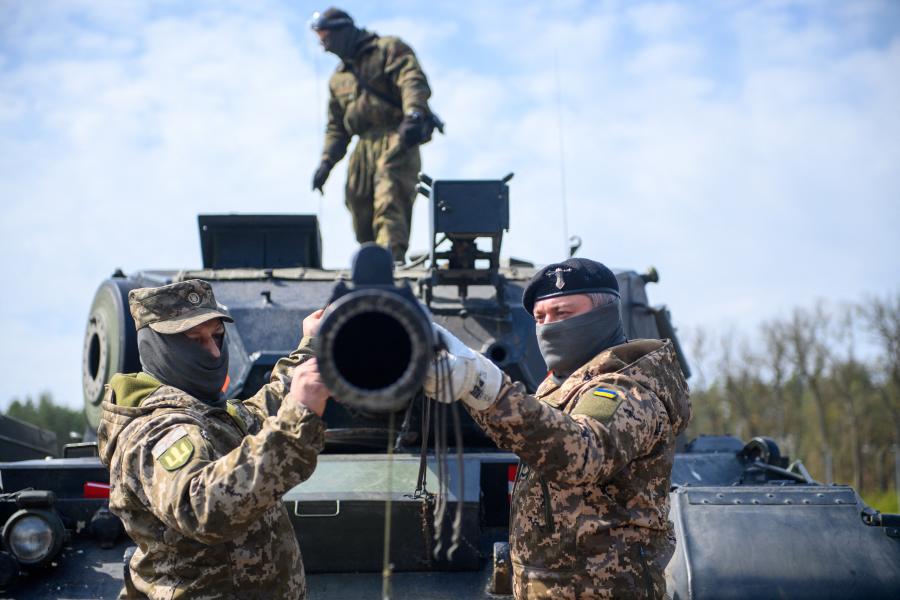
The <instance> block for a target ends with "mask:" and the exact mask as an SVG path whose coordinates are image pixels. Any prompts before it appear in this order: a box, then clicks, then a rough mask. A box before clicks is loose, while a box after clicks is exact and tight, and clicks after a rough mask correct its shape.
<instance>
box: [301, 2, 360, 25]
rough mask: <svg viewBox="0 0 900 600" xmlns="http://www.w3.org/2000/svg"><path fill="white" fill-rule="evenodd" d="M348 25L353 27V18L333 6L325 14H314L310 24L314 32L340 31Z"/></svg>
mask: <svg viewBox="0 0 900 600" xmlns="http://www.w3.org/2000/svg"><path fill="white" fill-rule="evenodd" d="M347 25H353V17H351V16H350V15H348V14H347V13H345V12H344V11H342V10H341V9H339V8H335V7H333V6H332V7H331V8H329V9H327V10H325V11H324V12H319V11H316V12H314V13H313V16H312V19H311V20H310V22H309V27H310V29H312V30H313V31H322V30H323V29H339V28H341V27H346V26H347Z"/></svg>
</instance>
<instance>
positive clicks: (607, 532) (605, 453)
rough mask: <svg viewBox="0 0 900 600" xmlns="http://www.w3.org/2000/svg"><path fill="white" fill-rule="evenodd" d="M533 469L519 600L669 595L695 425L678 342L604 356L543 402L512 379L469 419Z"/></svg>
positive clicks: (518, 504)
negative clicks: (685, 450) (681, 442)
mask: <svg viewBox="0 0 900 600" xmlns="http://www.w3.org/2000/svg"><path fill="white" fill-rule="evenodd" d="M469 412H470V413H471V414H472V417H473V418H474V419H475V420H476V421H477V422H478V424H479V425H481V426H482V427H483V428H484V429H485V431H486V432H487V433H488V434H489V435H490V436H491V438H492V439H493V440H494V441H495V442H496V443H497V445H498V446H500V447H501V448H503V449H507V450H511V451H512V452H515V453H516V454H517V455H518V456H519V458H520V459H521V462H522V467H521V468H520V469H519V475H518V478H517V481H516V484H515V487H514V489H513V497H512V504H511V514H510V554H511V559H512V564H513V590H514V594H515V597H516V598H517V599H524V598H528V599H536V598H546V599H553V600H559V599H572V600H574V599H576V598H635V597H641V598H643V597H649V598H663V597H664V595H665V591H666V583H665V579H664V576H663V571H664V569H665V566H666V564H667V563H668V561H669V558H670V557H671V556H672V553H673V551H674V549H675V536H674V532H673V527H672V524H671V523H670V522H669V520H668V511H669V488H670V483H671V471H672V461H673V459H674V456H675V436H676V435H677V434H678V433H679V432H681V431H683V430H684V429H685V427H687V423H688V420H689V419H690V413H691V408H690V401H689V399H688V388H687V383H686V382H685V379H684V375H683V374H682V371H681V367H680V366H679V364H678V359H677V357H676V355H675V351H674V349H673V345H672V343H671V342H670V341H665V342H662V341H659V340H636V341H632V342H629V343H626V344H622V345H619V346H614V347H612V348H609V349H607V350H604V351H603V352H601V353H600V354H598V355H597V356H596V357H594V358H593V359H592V360H590V361H589V362H588V363H587V364H585V365H584V366H582V367H581V368H579V369H578V370H576V371H575V372H574V373H572V375H571V376H569V377H568V378H567V379H566V380H565V381H564V382H563V383H562V385H559V386H557V385H556V384H555V383H553V379H552V378H550V377H548V378H547V379H546V380H545V381H544V383H543V384H541V386H540V387H539V388H538V390H537V392H536V393H535V395H534V396H531V395H528V394H527V393H526V392H525V388H524V386H522V384H521V383H515V384H513V383H510V381H509V379H507V382H506V386H505V388H504V390H503V391H501V393H500V396H499V398H498V400H497V402H496V403H494V404H493V405H492V406H491V407H490V408H488V409H486V410H484V411H481V412H478V411H473V410H470V411H469Z"/></svg>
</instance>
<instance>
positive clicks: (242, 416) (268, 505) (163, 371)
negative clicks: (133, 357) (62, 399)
mask: <svg viewBox="0 0 900 600" xmlns="http://www.w3.org/2000/svg"><path fill="white" fill-rule="evenodd" d="M128 302H129V306H130V309H131V315H132V316H133V317H134V323H135V326H136V327H137V338H138V349H139V351H140V357H141V366H142V371H141V372H140V373H134V374H130V375H123V374H116V375H115V376H113V378H112V379H111V380H110V383H109V385H108V386H107V388H106V396H105V398H104V402H103V414H102V420H101V423H100V428H99V431H98V434H97V436H98V440H99V441H98V445H99V450H100V458H101V460H102V462H103V464H105V465H106V466H107V467H108V468H109V471H110V484H111V488H112V489H111V491H110V498H109V508H110V510H111V511H112V512H114V513H115V514H117V515H118V516H119V517H120V518H121V519H122V522H123V523H124V525H125V529H126V531H127V532H128V535H129V536H131V539H132V540H134V541H135V542H136V543H137V544H138V549H137V551H136V552H135V553H134V556H133V557H132V559H131V561H130V581H129V580H128V578H126V586H125V589H124V590H123V591H122V596H121V597H124V598H144V597H149V598H160V599H161V598H166V599H169V598H180V597H184V598H292V599H294V598H303V597H305V596H306V579H305V575H304V571H303V561H302V558H301V556H300V549H299V547H298V545H297V539H296V537H295V535H294V530H293V527H292V526H291V522H290V519H289V518H288V514H287V511H286V510H285V508H284V506H283V505H282V500H281V498H282V496H283V495H284V494H285V492H287V491H288V490H290V489H291V488H293V487H294V486H295V485H297V484H298V483H300V482H301V481H304V480H305V479H307V478H308V477H309V476H310V475H311V474H312V472H313V469H315V467H316V459H317V456H318V454H319V452H320V451H321V450H322V446H323V443H324V431H325V426H324V424H323V422H322V419H321V418H320V417H321V415H322V412H323V411H324V410H325V404H326V402H327V398H328V395H329V394H328V390H326V389H325V387H324V386H323V385H322V382H321V380H320V379H319V374H318V370H317V367H316V361H315V359H314V358H312V353H311V352H310V350H309V349H308V339H309V338H308V337H304V338H303V341H301V343H300V347H299V348H298V349H297V350H295V351H294V352H293V353H291V354H290V355H289V356H287V357H285V358H282V359H281V360H279V361H278V363H277V364H276V365H275V367H274V368H273V369H272V378H271V379H270V381H269V383H268V384H266V385H265V386H263V387H262V389H260V390H259V392H257V393H256V394H255V395H254V396H253V397H252V398H249V399H247V400H243V401H238V400H229V401H228V402H225V401H223V400H222V399H221V397H222V389H223V387H224V384H225V382H226V374H227V371H228V346H227V345H226V344H225V326H224V323H223V322H224V321H228V322H231V321H232V319H231V317H230V316H229V315H228V313H227V312H226V311H225V310H224V309H222V308H220V307H219V306H218V304H217V303H216V300H215V298H214V297H213V292H212V288H210V286H209V284H208V283H206V282H205V281H200V280H197V279H194V280H190V281H184V282H180V283H173V284H171V285H166V286H162V287H158V288H141V289H136V290H132V291H131V292H129V294H128ZM306 326H307V324H306V321H304V329H305V328H306Z"/></svg>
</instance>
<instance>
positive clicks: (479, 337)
mask: <svg viewBox="0 0 900 600" xmlns="http://www.w3.org/2000/svg"><path fill="white" fill-rule="evenodd" d="M508 181H509V178H508V177H507V178H505V179H503V180H496V181H439V180H438V181H432V180H430V179H428V178H423V181H422V185H421V191H422V192H423V193H424V194H425V195H427V196H428V198H429V202H430V203H431V208H432V211H431V216H432V219H431V226H432V241H433V245H432V248H431V251H430V253H429V254H428V255H427V256H426V257H423V258H422V259H421V260H419V261H413V263H412V264H411V265H410V266H408V267H404V268H401V269H398V270H397V271H396V272H395V281H396V282H397V283H398V284H403V285H407V284H408V285H409V286H410V288H411V289H412V290H413V292H414V293H415V295H416V296H417V297H418V298H419V299H420V300H421V301H422V302H423V303H424V304H425V305H426V306H427V307H428V309H429V310H430V312H431V313H432V315H433V317H434V319H435V320H436V321H437V322H439V323H441V324H443V325H444V326H445V327H447V328H448V329H449V330H451V331H452V332H453V333H454V334H456V335H457V336H458V337H459V338H460V339H462V340H463V341H464V342H466V343H467V344H468V345H470V346H471V347H474V348H477V349H479V350H480V351H481V352H482V353H484V354H485V355H486V356H488V357H490V358H491V359H492V360H493V361H494V362H496V363H497V364H498V365H499V366H500V367H501V368H503V369H504V370H505V371H506V372H507V373H508V374H509V375H510V376H511V377H512V378H514V379H517V380H520V381H522V382H524V383H525V385H526V386H527V387H528V388H529V389H531V390H533V389H535V388H536V387H537V385H538V384H539V383H540V381H541V380H542V379H543V377H544V375H545V371H546V368H545V365H544V363H543V360H542V359H541V356H540V352H539V350H538V347H537V342H536V340H535V337H534V325H533V320H532V319H531V317H530V315H528V314H526V313H525V311H524V309H523V308H522V306H521V303H520V298H521V294H522V291H523V288H524V285H525V283H526V282H527V281H528V279H529V278H530V276H531V275H532V274H533V272H534V268H533V266H532V265H530V264H528V263H525V262H521V261H515V260H509V261H501V259H500V244H501V241H502V235H503V231H504V230H506V229H507V228H508V220H509V219H508V214H509V212H508V211H509V202H508V200H509V187H508ZM199 229H200V238H201V248H202V255H203V268H202V269H199V270H184V271H177V272H176V271H154V270H146V271H138V272H135V273H131V274H129V275H125V274H123V273H121V272H118V271H117V272H116V273H114V274H113V276H112V277H111V278H110V279H108V280H106V281H104V282H103V283H102V284H101V285H100V287H99V288H98V290H97V292H96V295H95V297H94V301H93V305H92V308H91V313H90V315H89V318H88V325H87V330H86V334H85V345H84V349H85V350H84V356H83V367H84V395H85V414H86V416H87V420H88V433H90V432H91V431H94V430H96V426H97V422H98V419H99V411H100V401H101V398H102V392H103V384H104V383H105V382H106V381H108V379H109V378H110V377H111V376H112V374H113V373H115V372H120V371H121V372H132V371H136V370H138V369H139V368H140V365H139V362H138V357H137V348H136V341H135V334H134V326H133V323H132V321H131V317H130V315H129V313H128V309H127V294H128V291H129V290H131V289H133V288H136V287H143V286H156V285H162V284H165V283H169V282H172V281H178V280H183V279H189V278H195V277H196V278H202V279H205V280H207V281H209V282H210V283H211V284H212V286H213V288H214V290H215V294H216V297H217V299H218V300H219V302H221V303H222V304H224V305H225V306H226V307H227V308H228V309H229V311H230V312H231V314H232V315H233V316H234V317H235V323H233V324H228V325H227V330H228V335H227V337H226V339H227V340H228V344H229V345H230V347H229V352H230V356H231V364H230V366H229V381H228V384H227V385H228V388H227V394H228V395H229V396H231V397H238V398H243V397H247V396H249V395H251V394H252V393H254V392H255V391H256V390H257V389H258V388H259V387H260V386H261V385H262V384H263V383H264V382H265V381H266V380H267V378H268V377H267V373H268V372H269V370H270V369H271V368H272V366H273V365H274V364H275V361H276V360H277V359H278V358H279V357H280V356H283V355H284V354H287V353H288V352H289V351H290V350H292V349H293V348H294V347H295V346H296V345H297V342H298V341H299V339H300V321H301V319H302V318H303V317H304V316H305V315H307V314H308V313H310V312H312V311H313V310H315V309H317V308H320V307H322V306H323V305H324V304H325V303H326V302H327V301H328V299H329V298H330V297H331V294H332V291H333V289H334V287H335V285H336V283H337V282H339V281H344V280H346V279H348V278H349V277H350V273H349V272H348V271H333V270H324V269H322V268H321V238H320V236H319V232H318V225H317V222H316V218H315V217H314V216H305V215H299V216H298V215H293V216H290V215H289V216H280V215H266V216H256V215H244V216H236V215H205V216H204V215H201V216H200V217H199ZM298 265H299V266H298ZM616 275H617V277H618V279H619V284H620V288H621V290H622V311H623V312H622V316H623V320H624V323H625V329H626V333H627V335H628V337H629V338H639V337H667V338H671V339H673V340H675V341H676V343H677V337H676V335H675V331H674V329H673V327H672V325H671V321H670V318H669V313H668V311H667V310H666V309H665V307H654V306H651V305H650V304H649V301H648V299H647V295H646V286H647V285H648V284H649V283H652V282H654V281H656V280H657V278H658V277H657V274H656V273H655V271H652V270H651V272H649V273H646V274H639V273H637V272H635V271H630V270H618V271H616ZM371 348H372V351H376V352H377V351H379V347H378V344H377V341H376V340H373V341H372V344H371ZM679 353H680V350H679ZM681 361H682V367H683V368H684V369H685V371H686V372H687V363H686V361H685V359H684V356H683V354H682V355H681ZM325 420H326V422H327V423H328V426H329V430H328V432H327V435H326V449H325V452H324V453H323V455H322V456H321V457H320V462H319V466H318V468H317V470H316V472H315V474H314V475H313V477H312V478H311V479H310V480H309V481H307V482H305V483H303V484H302V485H300V486H298V487H296V488H294V489H293V490H291V491H290V492H289V493H288V494H287V495H286V496H285V498H284V502H285V504H286V506H287V508H288V511H289V513H290V514H291V516H292V519H293V522H294V526H295V530H296V532H297V534H298V538H299V540H300V545H301V550H302V552H303V556H304V563H305V565H306V571H307V574H308V581H309V586H310V597H311V598H328V599H337V598H348V599H350V598H353V599H357V598H376V597H378V596H379V595H380V594H381V592H382V577H381V571H382V543H383V531H384V516H385V506H386V504H385V501H386V500H388V499H390V500H391V506H392V512H391V515H392V527H391V539H390V560H391V563H392V564H393V571H394V574H393V576H392V577H391V585H392V588H393V597H395V598H425V599H427V598H435V599H436V598H454V599H455V598H478V597H491V596H490V592H495V593H502V592H504V591H507V590H508V569H509V563H508V557H506V556H505V555H504V553H503V544H502V542H503V541H504V540H505V539H506V536H507V527H508V510H509V493H510V489H511V485H512V481H513V480H514V478H515V470H516V467H517V459H516V457H515V456H514V455H512V454H509V453H506V452H500V451H498V450H497V449H496V448H495V447H494V446H493V444H492V443H491V442H490V441H489V440H488V439H487V438H486V437H485V436H484V435H483V434H482V433H481V432H480V430H479V429H478V428H477V427H476V426H475V425H474V424H473V423H472V422H471V420H470V419H469V418H468V417H467V415H465V414H464V413H463V418H462V427H461V434H462V439H463V447H462V466H463V469H462V471H461V474H460V471H458V469H457V467H458V466H459V465H458V464H457V463H456V460H457V459H456V457H454V456H453V454H452V453H451V454H450V456H449V457H448V462H447V465H446V466H447V467H449V468H447V469H446V478H447V483H448V486H447V487H448V491H449V500H450V507H449V510H451V511H452V510H453V509H455V508H456V506H457V504H458V503H461V505H462V519H461V521H460V524H459V534H460V543H459V545H458V548H457V549H456V551H455V552H454V553H453V556H452V558H451V559H448V558H447V556H446V549H447V548H448V546H449V545H450V543H451V539H450V537H451V530H452V526H451V524H450V519H446V520H445V521H444V527H443V528H442V529H441V531H440V532H439V534H438V535H437V536H435V535H434V528H435V526H436V523H435V519H434V515H433V511H432V508H433V505H432V501H431V500H430V499H429V495H428V494H422V493H419V494H416V493H415V490H416V488H417V485H418V484H419V482H420V469H419V467H420V462H419V460H420V450H419V446H420V442H421V437H422V436H423V433H424V430H425V427H424V424H425V423H430V422H431V421H430V420H429V418H428V416H427V415H423V406H422V402H421V400H420V399H414V400H413V401H412V402H410V403H408V404H406V405H405V406H404V407H403V408H402V409H401V410H400V411H398V413H397V414H396V416H395V422H396V423H397V427H396V429H395V430H393V431H392V430H391V428H390V427H389V424H388V417H387V416H386V415H384V414H376V413H370V412H367V411H364V410H357V409H352V408H348V407H346V406H343V405H340V404H337V403H329V407H328V410H327V411H326V414H325ZM389 445H390V446H391V447H392V449H393V450H392V456H388V454H389V453H388V451H387V448H388V446H389ZM89 451H90V448H89V447H87V446H77V447H74V448H72V449H71V450H70V452H71V453H78V452H82V453H84V452H89ZM426 459H427V460H426V465H427V466H426V469H425V474H426V482H427V489H428V490H429V491H431V492H434V491H436V487H437V479H438V478H437V475H438V472H439V471H442V470H443V469H444V467H443V466H442V465H441V462H440V461H439V460H436V457H435V456H434V453H433V452H429V453H427V456H426ZM0 476H2V485H3V492H4V495H3V497H2V499H0V521H2V522H4V523H6V525H5V526H4V528H3V533H2V538H3V541H4V544H5V549H6V550H7V552H5V553H2V554H0V580H2V584H3V585H4V586H5V588H6V592H5V593H4V594H3V595H4V597H16V598H59V597H68V598H112V597H115V595H116V593H117V592H118V590H119V588H120V587H121V578H122V573H123V568H122V567H123V559H122V557H123V553H125V551H126V548H127V547H128V546H129V545H130V543H129V542H128V540H127V539H125V538H124V536H123V535H122V529H121V524H120V523H118V521H117V519H116V518H115V517H114V516H112V515H111V514H110V513H109V512H108V511H107V510H106V508H105V506H106V500H105V497H106V494H108V474H107V473H106V471H105V469H104V468H103V467H102V466H101V465H100V463H99V461H98V460H97V459H96V457H94V456H81V457H74V456H73V457H68V458H61V459H53V460H40V461H35V460H26V461H19V462H8V463H3V464H0ZM672 479H673V490H672V493H671V500H672V509H671V513H670V517H671V519H672V520H673V522H674V523H675V529H676V534H677V536H678V547H677V549H676V552H675V556H674V557H673V559H672V561H671V563H670V565H669V569H668V572H667V576H668V582H669V591H670V593H671V594H672V595H673V596H674V597H676V598H746V597H790V598H849V597H866V598H880V597H892V598H894V597H897V595H898V590H900V517H898V516H896V515H881V514H878V513H876V512H875V511H872V510H871V509H869V508H867V507H866V506H865V505H864V503H863V502H862V500H861V499H860V498H859V496H858V495H857V494H856V492H854V490H852V489H851V488H849V487H846V486H824V485H821V484H818V483H816V482H815V481H813V480H812V478H811V477H810V476H809V474H808V473H807V472H806V470H805V468H804V467H803V465H802V463H800V462H799V461H795V462H793V463H789V461H788V459H787V458H786V457H782V456H781V455H780V452H779V449H778V447H777V445H776V444H775V443H774V442H772V441H771V440H768V439H765V438H755V439H753V440H751V441H749V442H748V443H746V444H744V443H743V442H742V441H740V440H737V439H735V438H732V437H727V436H708V437H700V438H698V439H696V440H694V441H692V442H690V443H687V444H682V445H681V446H680V447H679V453H678V454H677V456H676V460H675V467H674V470H673V478H672ZM29 488H30V490H29ZM435 548H438V549H440V550H443V551H442V552H439V553H438V555H437V556H435V552H434V550H435ZM17 571H21V574H20V575H19V576H18V577H17V578H15V579H17V580H16V581H13V579H14V574H15V573H16V572H17Z"/></svg>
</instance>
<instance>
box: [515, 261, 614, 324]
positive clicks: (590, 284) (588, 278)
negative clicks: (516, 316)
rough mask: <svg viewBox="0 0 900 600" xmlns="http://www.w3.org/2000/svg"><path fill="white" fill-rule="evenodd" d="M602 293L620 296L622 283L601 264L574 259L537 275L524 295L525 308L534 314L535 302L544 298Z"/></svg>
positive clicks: (548, 266)
mask: <svg viewBox="0 0 900 600" xmlns="http://www.w3.org/2000/svg"><path fill="white" fill-rule="evenodd" d="M600 292H602V293H605V294H613V295H615V296H618V295H619V282H618V281H617V280H616V276H615V275H614V274H613V272H612V271H610V270H609V268H608V267H606V265H603V264H601V263H598V262H597V261H593V260H589V259H587V258H570V259H569V260H566V261H563V262H561V263H554V264H552V265H547V266H546V267H544V268H542V269H541V270H540V271H538V272H537V273H535V274H534V277H532V278H531V281H529V282H528V285H527V286H526V287H525V292H524V293H523V294H522V305H523V306H525V310H527V311H528V313H529V314H532V313H533V311H534V303H535V302H537V301H538V300H543V299H544V298H555V297H557V296H569V295H571V294H593V293H600Z"/></svg>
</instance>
